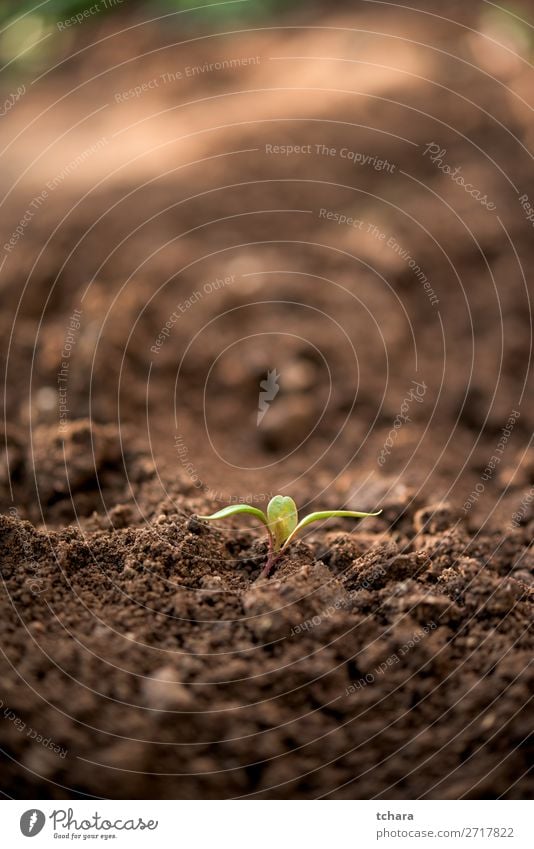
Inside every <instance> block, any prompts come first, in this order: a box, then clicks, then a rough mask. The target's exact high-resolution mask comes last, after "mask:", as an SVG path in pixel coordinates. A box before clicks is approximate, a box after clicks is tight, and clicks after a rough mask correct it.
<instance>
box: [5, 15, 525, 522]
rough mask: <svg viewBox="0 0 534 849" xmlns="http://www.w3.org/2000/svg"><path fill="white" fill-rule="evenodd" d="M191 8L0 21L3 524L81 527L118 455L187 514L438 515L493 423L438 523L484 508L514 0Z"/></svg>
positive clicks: (520, 476) (515, 311) (518, 252)
mask: <svg viewBox="0 0 534 849" xmlns="http://www.w3.org/2000/svg"><path fill="white" fill-rule="evenodd" d="M191 5H192V4H189V6H187V5H186V4H184V3H182V2H178V0H177V1H176V2H170V0H169V2H157V3H150V4H148V3H143V2H133V1H132V2H128V1H127V0H123V2H119V0H99V2H95V3H93V4H92V5H90V4H88V3H87V2H83V1H82V2H67V0H65V2H53V0H48V2H42V3H39V4H35V3H29V2H24V3H14V2H7V3H3V5H2V9H1V12H0V19H1V22H2V27H1V33H0V55H1V58H2V64H3V71H2V76H1V83H2V92H3V93H2V103H3V104H4V105H3V109H2V131H3V132H2V154H1V157H2V166H3V167H2V171H1V178H0V179H1V183H2V186H1V189H2V207H3V216H2V245H3V249H2V266H1V272H0V274H1V277H0V279H1V286H2V296H3V298H2V300H3V305H4V306H3V310H2V316H1V322H2V345H3V356H4V362H5V367H6V368H5V374H6V381H5V388H6V395H5V398H6V418H7V430H6V449H5V450H6V452H7V456H8V465H9V467H8V468H7V471H6V472H5V473H4V480H3V504H4V507H6V505H8V504H10V503H12V500H13V499H14V500H15V502H16V503H17V504H18V505H19V508H20V509H21V510H22V511H23V514H24V515H27V516H28V517H30V518H32V520H33V521H38V520H39V521H40V520H42V519H43V518H44V519H45V520H46V521H51V522H56V521H58V522H60V523H61V522H63V521H65V520H66V521H69V520H70V519H72V518H73V515H74V512H73V506H72V503H71V502H72V499H73V498H74V502H75V511H76V515H77V516H78V517H79V518H80V517H81V518H82V519H83V518H84V517H88V516H90V515H91V514H92V513H93V511H94V510H96V511H97V513H100V514H105V513H106V512H107V510H108V508H112V506H113V504H114V503H115V502H116V501H117V500H119V499H124V498H125V497H128V498H129V499H130V500H135V492H133V494H132V477H131V461H132V458H139V457H141V456H142V457H143V458H144V460H143V463H144V464H145V466H146V468H145V472H144V473H143V474H148V471H147V469H149V468H150V469H152V472H150V473H151V474H152V473H153V472H154V473H156V474H157V475H158V477H159V479H160V480H161V486H162V498H163V497H164V493H165V490H166V487H167V485H168V482H169V481H171V483H172V482H174V483H176V481H178V482H179V488H180V491H181V492H182V493H184V494H185V495H186V496H188V497H190V498H192V499H193V506H194V504H195V503H196V502H194V499H195V498H196V497H199V498H201V500H202V499H203V498H205V497H207V498H208V499H209V500H210V501H215V502H221V503H225V502H226V501H228V500H229V499H233V498H243V499H244V498H254V497H256V495H257V494H258V493H259V494H262V493H268V492H271V491H275V490H280V489H282V490H287V489H290V490H291V491H294V492H296V493H297V494H300V497H301V499H304V501H305V502H306V503H307V502H308V501H314V500H315V499H316V498H320V499H321V501H322V503H324V502H325V501H326V503H331V504H334V502H335V505H336V506H338V505H339V503H340V502H342V503H344V504H349V505H356V506H362V499H363V501H364V502H366V503H365V504H363V506H376V502H377V500H379V501H382V502H383V501H384V499H388V498H393V500H394V499H395V498H398V497H399V489H398V487H399V486H402V487H404V489H403V490H402V493H401V494H402V497H403V498H404V497H405V496H406V493H409V494H411V495H410V497H412V495H413V497H414V498H417V497H419V495H421V494H425V496H429V497H432V498H433V499H436V500H440V499H444V498H445V499H448V498H452V499H453V500H454V501H455V502H456V503H458V504H459V505H460V504H464V503H465V502H466V500H467V499H469V496H470V495H471V493H472V492H473V488H474V487H475V486H476V485H477V483H479V482H480V479H481V475H483V474H484V473H485V470H486V466H487V464H488V462H490V459H491V457H492V456H494V455H495V449H496V446H498V444H499V442H500V440H501V437H502V431H503V429H506V428H507V423H508V422H509V419H510V417H511V416H513V413H514V411H516V412H517V413H519V415H517V416H515V417H513V427H512V428H511V430H510V435H509V437H507V440H506V447H505V450H503V451H502V453H501V454H499V455H498V459H499V462H498V463H494V464H493V468H492V469H491V470H490V472H491V473H490V474H487V475H486V477H487V479H486V480H485V481H484V495H483V497H480V493H479V494H478V495H479V497H477V498H476V499H475V501H474V503H473V504H472V505H470V506H469V508H468V509H467V510H464V513H465V514H466V518H467V519H469V520H470V521H471V520H473V521H475V517H477V518H476V521H477V522H485V521H488V522H491V521H493V518H494V515H496V514H495V511H496V510H497V514H498V511H499V510H500V509H501V507H502V504H503V503H505V508H504V509H505V513H506V515H509V514H510V512H511V511H512V509H513V505H514V502H513V500H512V501H511V502H510V503H508V501H507V499H508V498H509V497H511V498H512V499H513V498H516V499H517V497H518V495H517V493H516V494H515V495H514V492H513V489H514V487H515V486H517V487H518V488H519V490H518V491H520V489H521V487H524V486H525V485H526V483H527V482H528V480H529V476H530V475H531V472H530V471H529V469H530V468H531V465H529V463H530V460H529V459H528V457H529V456H530V455H528V453H527V454H525V451H526V450H527V449H528V447H529V444H530V435H531V432H532V411H531V409H530V408H529V405H528V404H527V400H528V398H529V388H530V385H529V379H530V376H529V365H530V353H531V348H530V344H531V315H530V300H529V293H528V284H529V275H530V254H531V252H532V222H531V221H529V214H530V213H529V203H530V202H531V200H530V199H531V198H533V197H534V188H533V186H532V185H531V183H532V179H533V178H532V157H531V154H530V148H531V145H532V141H533V137H532V134H533V122H532V115H533V113H532V71H531V59H532V52H533V28H532V23H531V9H530V4H528V3H523V4H521V3H515V4H513V5H506V6H500V7H497V6H496V5H494V4H490V3H487V2H475V3H471V4H469V6H468V7H466V6H465V4H462V3H455V2H447V3H446V4H442V3H435V4H428V3H424V4H416V5H415V6H413V7H410V8H408V7H403V6H402V5H398V4H391V3H388V2H385V3H384V2H374V1H373V2H371V0H369V2H364V0H362V2H358V3H351V4H344V3H328V4H322V3H320V2H317V3H313V4H310V3H306V4H300V3H297V2H295V3H292V4H289V5H288V4H286V3H281V2H275V0H262V2H260V0H235V2H227V3H200V2H199V3H197V4H195V7H194V8H191ZM73 317H74V319H73ZM66 343H68V348H69V350H67V351H66V350H65V347H66ZM66 353H67V354H69V356H68V357H66V356H65V354H66ZM265 381H267V382H266V383H265V384H264V383H263V382H265ZM417 387H419V388H417ZM417 392H418V393H419V395H417V394H416V393H417ZM262 393H263V394H262ZM268 396H269V397H268ZM270 396H272V397H270ZM266 398H267V400H265V399H266ZM262 410H263V412H262ZM260 412H262V415H261V416H260V415H259V413H260ZM88 419H89V420H91V422H92V424H91V427H90V428H89V430H88V431H87V432H85V431H84V434H85V435H82V436H80V434H78V435H77V436H76V439H79V440H82V442H83V439H88V440H89V441H90V442H91V444H92V445H93V443H94V446H96V449H95V450H96V453H95V456H94V457H93V456H92V455H93V453H94V452H93V451H92V450H91V451H89V452H88V453H89V454H90V455H91V459H90V464H89V468H87V469H85V470H84V471H83V472H80V475H79V476H78V478H76V479H75V480H74V482H73V481H71V482H70V485H68V482H67V480H66V477H65V473H64V471H65V470H64V459H63V456H62V451H61V452H59V454H57V455H56V454H55V453H54V452H55V451H56V448H57V445H59V444H62V442H60V443H57V442H55V441H54V440H56V438H57V435H58V427H59V429H60V430H62V436H63V437H64V436H65V435H66V436H67V437H68V439H67V442H68V444H70V442H69V440H70V441H72V440H73V439H74V436H73V433H72V427H73V426H74V425H75V424H76V422H80V421H81V420H83V421H85V422H86V421H87V420H88ZM100 427H102V428H108V431H106V432H105V433H104V432H101V431H100V430H99V428H100ZM91 428H93V430H91ZM94 428H96V431H94ZM110 429H111V430H110ZM508 429H510V428H508ZM111 432H113V433H114V437H112V436H110V434H111ZM109 439H111V440H112V441H113V439H115V440H118V442H119V443H120V444H119V448H118V450H117V452H116V453H115V454H113V452H111V453H112V455H113V457H114V458H115V459H110V456H109V451H111V449H109V450H108V448H107V447H106V446H107V445H108V440H109ZM95 440H96V441H95ZM100 442H101V443H102V449H101V450H100V449H99V445H100ZM97 443H98V444H97ZM54 446H56V448H55V447H54ZM81 453H82V454H83V453H84V452H83V451H82V452H81ZM72 454H73V456H74V457H75V456H77V454H78V451H77V449H76V447H75V446H73V447H72ZM121 457H122V458H125V460H124V462H123V460H121V459H120V458H121ZM9 458H11V459H9ZM525 458H526V459H525ZM519 468H521V472H520V471H519ZM41 469H42V470H43V471H42V472H41ZM138 474H140V475H141V478H142V473H141V472H139V473H138ZM510 487H511V488H512V489H511V490H510ZM133 490H135V486H133ZM510 492H512V494H511V495H510ZM258 497H259V496H258ZM199 503H200V502H199ZM147 509H148V506H147ZM150 509H152V508H150Z"/></svg>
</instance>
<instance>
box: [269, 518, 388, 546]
mask: <svg viewBox="0 0 534 849" xmlns="http://www.w3.org/2000/svg"><path fill="white" fill-rule="evenodd" d="M381 512H382V510H379V511H378V512H377V513H360V512H359V511H356V510H321V511H320V512H319V513H309V514H308V515H307V516H304V518H303V519H301V520H300V522H299V523H298V525H296V527H295V528H294V529H293V531H292V532H291V533H290V534H289V536H288V537H287V538H286V541H285V542H284V545H283V546H282V548H286V547H287V546H288V545H289V543H290V542H291V540H292V539H293V537H294V536H295V535H296V534H298V532H299V531H301V530H302V528H305V527H306V525H311V523H312V522H320V521H321V519H333V518H335V517H336V516H341V517H345V518H348V519H364V518H365V517H366V516H378V515H379V514H380V513H381Z"/></svg>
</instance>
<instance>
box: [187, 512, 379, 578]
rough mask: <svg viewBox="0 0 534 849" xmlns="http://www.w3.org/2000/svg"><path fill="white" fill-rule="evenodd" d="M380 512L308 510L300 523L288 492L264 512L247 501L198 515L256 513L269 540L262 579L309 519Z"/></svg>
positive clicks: (211, 518)
mask: <svg viewBox="0 0 534 849" xmlns="http://www.w3.org/2000/svg"><path fill="white" fill-rule="evenodd" d="M381 512H382V511H381V510H379V511H378V513H360V512H357V511H355V510H321V511H320V512H318V513H309V514H308V515H307V516H304V518H303V519H301V520H300V522H299V517H298V510H297V505H296V504H295V502H294V501H293V499H292V498H290V496H289V495H275V496H274V498H271V500H270V501H269V504H268V505H267V515H266V514H265V513H264V512H263V510H259V509H258V508H257V507H251V506H250V504H231V505H230V506H229V507H223V509H222V510H218V511H217V513H213V514H212V515H211V516H199V517H198V518H199V519H204V520H205V521H206V522H213V521H214V520H215V519H226V518H227V517H228V516H236V515H237V514H238V513H249V514H250V515H251V516H255V517H256V519H259V520H260V522H263V524H264V525H265V527H266V528H267V535H268V542H269V554H268V557H267V562H266V564H265V566H264V568H263V571H262V573H261V577H262V578H265V577H267V575H269V573H270V571H271V569H272V568H273V566H274V565H275V563H276V562H277V560H278V559H279V558H280V557H281V556H282V555H283V553H284V551H285V550H286V549H287V547H288V546H289V545H290V543H291V542H292V541H293V539H294V538H295V536H296V534H298V533H299V531H301V530H302V528H305V527H306V526H307V525H311V523H312V522H319V521H321V519H332V518H333V517H335V516H342V517H346V518H350V519H362V518H364V517H365V516H378V515H379V513H381Z"/></svg>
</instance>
